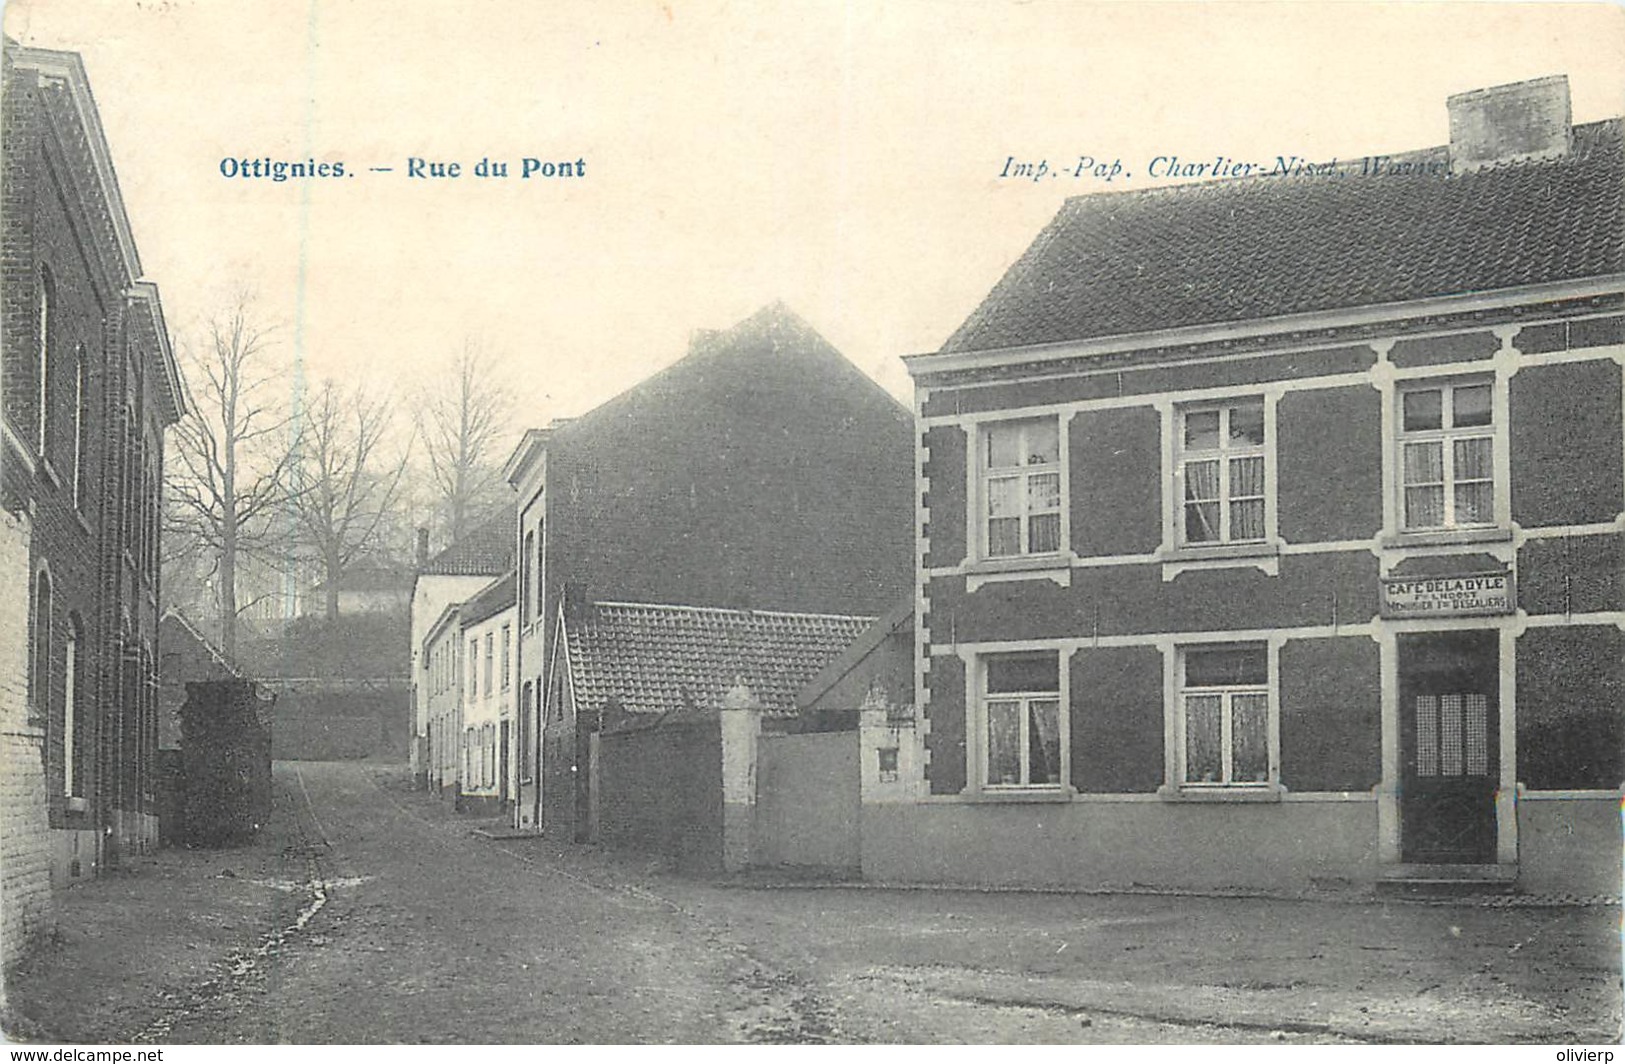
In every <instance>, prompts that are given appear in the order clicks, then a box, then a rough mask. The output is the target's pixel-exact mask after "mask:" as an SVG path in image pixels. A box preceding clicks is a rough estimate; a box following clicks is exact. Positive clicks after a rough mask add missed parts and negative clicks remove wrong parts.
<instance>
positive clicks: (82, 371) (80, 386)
mask: <svg viewBox="0 0 1625 1064" xmlns="http://www.w3.org/2000/svg"><path fill="white" fill-rule="evenodd" d="M73 360H74V373H73V505H74V506H75V507H82V506H84V504H85V442H86V441H85V432H86V430H87V429H88V428H89V422H90V417H89V407H88V404H89V402H90V389H89V388H87V387H86V384H87V382H88V378H89V373H90V367H89V366H88V365H86V363H85V345H84V344H80V345H79V346H78V347H77V348H75V349H74V353H73Z"/></svg>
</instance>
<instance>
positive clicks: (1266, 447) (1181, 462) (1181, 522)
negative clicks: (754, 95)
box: [1172, 393, 1276, 549]
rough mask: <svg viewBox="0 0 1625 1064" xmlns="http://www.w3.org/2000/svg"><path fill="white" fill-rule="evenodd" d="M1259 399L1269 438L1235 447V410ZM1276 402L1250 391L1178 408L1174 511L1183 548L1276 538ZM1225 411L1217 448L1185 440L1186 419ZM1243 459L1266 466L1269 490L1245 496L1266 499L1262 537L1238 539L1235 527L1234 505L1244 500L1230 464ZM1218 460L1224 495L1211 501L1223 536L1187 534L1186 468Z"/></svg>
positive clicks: (1266, 433)
mask: <svg viewBox="0 0 1625 1064" xmlns="http://www.w3.org/2000/svg"><path fill="white" fill-rule="evenodd" d="M1255 403H1256V404H1257V405H1258V408H1259V414H1260V416H1261V418H1262V420H1263V425H1264V442H1263V443H1262V444H1246V445H1243V446H1235V445H1233V444H1232V443H1231V440H1230V433H1229V428H1230V413H1231V410H1232V408H1234V407H1238V406H1250V405H1253V404H1255ZM1271 406H1272V404H1271V403H1269V402H1268V401H1266V399H1265V397H1264V396H1263V395H1262V394H1261V393H1251V394H1247V395H1234V396H1227V397H1225V398H1223V399H1213V400H1207V401H1204V402H1200V403H1190V404H1180V405H1179V406H1177V407H1175V410H1174V413H1175V417H1174V497H1173V501H1172V512H1173V515H1174V535H1175V537H1176V538H1175V542H1177V543H1178V544H1179V545H1180V546H1181V547H1190V548H1197V549H1200V548H1203V547H1220V546H1230V545H1255V544H1264V543H1268V542H1269V541H1270V540H1271V539H1272V538H1273V536H1272V532H1273V529H1274V521H1273V519H1272V518H1273V515H1274V513H1275V480H1276V477H1275V461H1274V459H1273V452H1274V448H1275V432H1274V426H1273V425H1272V424H1271V422H1272V421H1273V420H1274V419H1273V418H1272V416H1271ZM1212 413H1216V414H1218V415H1219V442H1218V446H1217V447H1214V448H1204V449H1201V450H1191V449H1188V448H1187V447H1186V444H1185V437H1186V432H1185V426H1186V420H1187V419H1188V418H1189V417H1190V416H1191V415H1192V414H1212ZM1239 458H1257V459H1258V460H1259V461H1260V462H1261V463H1262V464H1263V467H1264V473H1263V477H1264V492H1263V495H1262V496H1251V495H1248V496H1242V497H1241V499H1252V498H1258V499H1259V501H1260V502H1261V503H1262V504H1263V508H1264V514H1263V519H1262V524H1263V532H1262V534H1261V535H1259V536H1255V537H1248V538H1246V539H1242V538H1238V537H1237V536H1235V535H1234V534H1232V532H1231V513H1230V511H1231V504H1232V503H1234V502H1237V501H1240V500H1239V499H1238V498H1237V497H1236V496H1235V495H1234V493H1233V492H1232V491H1231V484H1230V463H1231V461H1232V460H1234V459H1239ZM1198 462H1216V463H1218V467H1219V494H1218V496H1217V498H1216V499H1214V500H1211V501H1213V502H1217V503H1218V505H1219V535H1218V538H1217V539H1200V540H1193V539H1191V538H1190V537H1189V535H1188V534H1187V527H1188V526H1187V523H1186V510H1187V508H1188V507H1189V505H1190V501H1189V500H1187V498H1186V483H1187V479H1188V478H1187V474H1186V468H1187V466H1189V465H1190V464H1192V463H1198Z"/></svg>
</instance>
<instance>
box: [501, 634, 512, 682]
mask: <svg viewBox="0 0 1625 1064" xmlns="http://www.w3.org/2000/svg"><path fill="white" fill-rule="evenodd" d="M498 668H499V669H501V671H502V689H503V690H504V691H507V690H510V689H512V687H513V626H512V625H507V624H505V625H503V626H502V660H501V661H500V662H499V663H498Z"/></svg>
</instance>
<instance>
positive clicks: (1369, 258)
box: [942, 119, 1625, 352]
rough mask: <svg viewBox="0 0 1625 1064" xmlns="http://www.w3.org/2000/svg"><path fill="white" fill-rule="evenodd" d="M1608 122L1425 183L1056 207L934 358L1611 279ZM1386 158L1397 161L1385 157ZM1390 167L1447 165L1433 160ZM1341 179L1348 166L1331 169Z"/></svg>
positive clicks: (1100, 200) (1259, 188)
mask: <svg viewBox="0 0 1625 1064" xmlns="http://www.w3.org/2000/svg"><path fill="white" fill-rule="evenodd" d="M1622 130H1625V122H1622V120H1620V119H1612V120H1609V121H1605V122H1592V123H1589V124H1585V125H1579V126H1576V127H1574V130H1573V141H1572V147H1571V149H1570V151H1569V152H1567V153H1566V154H1564V155H1561V156H1557V157H1554V158H1547V159H1531V160H1526V161H1520V162H1509V163H1500V164H1496V165H1494V166H1490V167H1486V168H1483V169H1478V170H1472V171H1467V172H1464V173H1458V174H1450V175H1449V176H1443V177H1440V176H1434V175H1431V174H1428V173H1425V172H1418V173H1412V174H1404V175H1394V174H1385V175H1382V176H1376V177H1364V176H1360V175H1359V174H1358V173H1357V171H1358V168H1359V164H1353V170H1354V171H1356V172H1351V173H1349V174H1347V175H1346V176H1342V177H1309V176H1304V177H1251V178H1241V179H1235V180H1224V181H1209V182H1202V183H1199V184H1188V185H1174V186H1169V187H1166V188H1156V189H1146V190H1142V191H1136V192H1126V193H1109V194H1097V195H1090V196H1079V197H1075V198H1073V199H1070V200H1068V201H1067V202H1066V204H1065V205H1064V206H1063V207H1062V208H1061V211H1060V213H1059V214H1057V215H1056V217H1055V218H1054V220H1052V221H1051V222H1050V224H1049V225H1048V226H1046V227H1045V229H1044V230H1043V231H1042V232H1041V233H1040V234H1039V235H1038V238H1037V239H1036V240H1034V241H1033V243H1032V246H1031V247H1029V248H1028V249H1027V251H1026V253H1025V254H1023V255H1022V257H1021V258H1020V259H1019V260H1017V262H1016V263H1015V265H1013V266H1012V267H1011V268H1010V269H1009V270H1008V271H1007V272H1006V273H1005V275H1004V277H1003V278H1002V279H1001V280H1000V281H999V283H998V284H997V285H995V286H994V288H993V291H992V292H990V293H989V294H988V296H987V298H986V299H985V300H984V301H983V302H982V305H981V306H980V307H978V308H977V310H976V311H975V313H973V314H972V315H971V316H970V317H969V318H968V319H967V320H966V321H965V323H964V324H963V325H961V326H960V327H959V329H958V330H957V331H955V333H954V334H953V335H952V336H951V337H949V338H948V341H947V343H945V344H944V345H943V348H942V350H943V351H945V352H948V351H976V350H990V349H997V348H1002V347H1017V346H1025V345H1030V344H1044V343H1060V342H1065V341H1071V340H1084V339H1092V338H1097V337H1104V336H1116V335H1125V334H1131V333H1137V332H1146V331H1152V330H1158V329H1171V328H1179V327H1183V326H1192V325H1206V324H1215V323H1221V322H1236V321H1245V320H1249V319H1255V318H1266V317H1276V316H1280V315H1286V314H1296V313H1307V312H1312V311H1326V310H1339V309H1345V308H1349V307H1356V306H1364V305H1371V304H1381V303H1399V302H1404V301H1407V300H1415V299H1427V298H1431V297H1436V296H1442V295H1449V294H1453V293H1459V292H1476V291H1493V290H1496V289H1503V288H1512V287H1517V286H1520V285H1529V284H1539V283H1543V282H1549V281H1564V280H1574V279H1578V278H1582V277H1595V276H1603V275H1608V274H1613V273H1619V272H1622V271H1625V225H1621V217H1622V215H1625V136H1622ZM1396 158H1399V157H1396ZM1403 158H1404V159H1406V160H1415V161H1420V162H1423V163H1428V162H1432V163H1447V162H1448V160H1449V153H1448V149H1445V148H1432V149H1427V150H1425V151H1422V152H1417V153H1411V154H1407V155H1406V156H1404V157H1403ZM1344 165H1345V166H1348V165H1350V164H1344Z"/></svg>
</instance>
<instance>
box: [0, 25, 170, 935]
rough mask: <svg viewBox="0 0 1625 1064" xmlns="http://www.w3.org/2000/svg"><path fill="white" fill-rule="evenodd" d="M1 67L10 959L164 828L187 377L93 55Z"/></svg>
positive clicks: (2, 555) (11, 61)
mask: <svg viewBox="0 0 1625 1064" xmlns="http://www.w3.org/2000/svg"><path fill="white" fill-rule="evenodd" d="M0 80H3V82H4V89H3V92H0V99H3V101H4V104H3V106H4V115H3V118H0V130H3V137H4V143H3V146H0V149H3V150H0V167H3V170H4V172H3V175H0V185H3V187H4V188H5V226H4V231H3V234H0V249H3V257H4V260H5V301H4V306H3V308H0V318H3V321H0V332H3V334H4V336H5V343H4V350H3V363H4V364H3V367H0V377H3V379H4V382H5V388H4V395H3V397H0V509H3V510H4V516H3V518H0V526H3V528H4V532H3V534H0V540H3V541H4V543H3V550H0V564H3V568H4V572H3V574H0V579H3V581H4V586H5V587H6V588H7V589H8V592H9V593H8V595H7V596H6V603H5V606H4V610H3V612H4V614H5V621H4V632H5V638H4V639H3V640H0V642H3V643H4V647H5V651H6V660H5V661H4V662H3V668H0V672H3V674H4V675H3V678H0V778H3V779H4V780H5V783H6V794H7V800H6V817H7V820H6V827H5V830H4V832H3V833H0V864H4V866H5V868H6V873H5V875H4V877H0V961H3V962H4V963H5V964H7V965H9V964H11V963H12V962H13V961H15V960H16V959H18V957H19V956H21V954H22V951H23V949H24V947H25V946H26V944H28V943H29V942H31V941H34V940H37V938H38V937H39V936H40V935H42V934H43V933H45V931H46V930H47V929H48V928H49V927H50V926H51V923H52V919H53V917H52V912H53V906H52V904H51V887H52V886H62V885H66V884H68V883H71V882H73V881H74V880H76V879H79V878H81V877H87V876H91V875H94V874H96V872H97V871H98V870H99V869H101V868H103V867H104V866H107V865H111V864H116V863H117V862H118V860H119V859H120V857H121V856H122V855H125V854H132V853H139V852H142V851H144V850H146V849H147V848H149V847H151V846H153V845H155V844H156V842H157V837H158V835H157V832H158V817H157V809H156V803H155V799H154V797H153V794H154V764H153V760H154V759H153V754H154V750H155V748H156V735H157V688H158V655H159V645H158V644H159V633H158V598H157V592H158V560H159V556H160V550H159V536H160V530H161V528H162V520H161V514H160V509H161V506H162V493H161V491H160V485H161V483H162V477H163V468H164V466H163V462H164V433H165V430H166V429H167V428H168V426H170V425H172V424H174V423H175V422H176V421H177V420H178V419H179V418H180V417H181V416H182V414H183V412H184V411H185V406H186V398H185V390H184V388H183V387H182V384H181V379H180V374H179V370H178V368H177V365H176V362H175V358H174V354H173V352H172V351H171V349H170V343H169V329H168V326H167V325H166V324H165V322H164V314H163V307H162V304H161V302H160V300H159V296H158V289H157V288H156V287H155V286H154V285H153V284H152V283H151V282H150V281H148V280H146V279H145V274H144V270H143V268H142V265H141V259H140V256H139V255H138V253H137V249H136V244H135V239H134V237H133V235H132V229H131V224H130V219H129V217H128V215H127V214H126V212H125V204H124V199H123V195H122V193H121V192H120V189H119V182H118V178H117V175H116V170H115V167H114V161H113V157H112V153H111V148H110V147H109V144H108V141H107V138H106V135H105V132H104V131H103V128H102V125H101V119H100V117H99V114H98V111H97V107H96V102H95V99H94V97H93V96H92V94H91V89H90V81H89V78H88V77H87V75H86V72H85V66H84V63H83V62H82V61H81V59H80V57H79V56H78V55H77V54H75V53H73V52H57V51H48V50H45V49H39V48H24V47H20V46H18V45H17V44H16V43H15V42H13V41H10V40H7V41H6V42H5V47H4V53H3V59H0ZM13 649H15V650H16V654H15V655H13V654H12V653H11V651H12V650H13Z"/></svg>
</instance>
